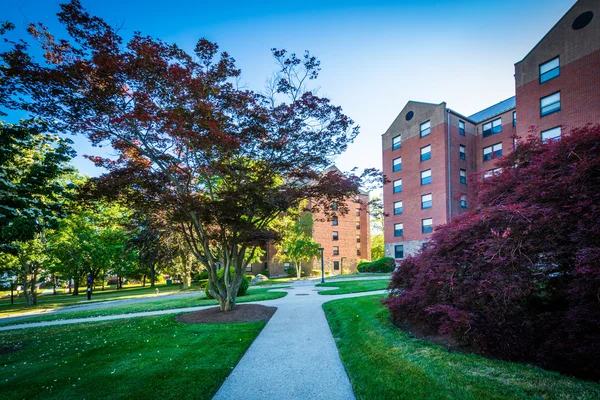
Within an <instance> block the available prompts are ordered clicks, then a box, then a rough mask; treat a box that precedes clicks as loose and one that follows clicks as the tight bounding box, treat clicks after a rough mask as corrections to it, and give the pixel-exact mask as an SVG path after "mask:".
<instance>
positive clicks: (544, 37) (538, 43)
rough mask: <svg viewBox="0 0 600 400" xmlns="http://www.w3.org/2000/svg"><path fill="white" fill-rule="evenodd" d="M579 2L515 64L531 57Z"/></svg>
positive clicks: (577, 0)
mask: <svg viewBox="0 0 600 400" xmlns="http://www.w3.org/2000/svg"><path fill="white" fill-rule="evenodd" d="M578 2H579V0H576V1H575V4H573V5H572V6H571V7H569V9H568V10H567V12H566V13H564V14H563V16H562V17H560V19H559V20H558V21H556V23H555V24H554V25H552V28H550V30H549V31H548V32H546V34H545V35H544V36H542V38H541V39H540V40H539V41H538V42H537V43H536V44H535V46H533V47H532V48H531V50H529V52H528V53H527V54H525V57H523V58H522V59H521V60H519V61H517V62H516V63H515V65H517V64H520V63H522V62H523V61H524V60H525V59H526V58H527V57H529V55H530V54H531V53H532V52H533V51H534V50H535V49H536V48H537V47H538V46H539V45H540V43H542V42H543V41H544V39H546V36H548V35H549V34H550V32H552V31H553V30H554V28H556V27H557V26H558V24H560V23H561V22H562V20H563V19H565V17H566V16H567V14H569V13H570V12H571V10H572V9H574V8H575V6H576V5H577V3H578Z"/></svg>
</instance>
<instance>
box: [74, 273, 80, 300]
mask: <svg viewBox="0 0 600 400" xmlns="http://www.w3.org/2000/svg"><path fill="white" fill-rule="evenodd" d="M73 296H79V277H76V279H73Z"/></svg>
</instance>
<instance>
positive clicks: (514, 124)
mask: <svg viewBox="0 0 600 400" xmlns="http://www.w3.org/2000/svg"><path fill="white" fill-rule="evenodd" d="M513 126H517V112H516V111H513Z"/></svg>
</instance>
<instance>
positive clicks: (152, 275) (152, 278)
mask: <svg viewBox="0 0 600 400" xmlns="http://www.w3.org/2000/svg"><path fill="white" fill-rule="evenodd" d="M155 280H156V266H155V265H154V264H152V265H151V266H150V287H151V288H153V287H154V281H155Z"/></svg>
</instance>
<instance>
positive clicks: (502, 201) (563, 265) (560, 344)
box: [386, 125, 600, 379]
mask: <svg viewBox="0 0 600 400" xmlns="http://www.w3.org/2000/svg"><path fill="white" fill-rule="evenodd" d="M500 166H501V167H502V168H503V172H502V173H501V174H499V175H497V176H494V177H491V178H488V179H485V180H483V181H480V182H479V183H478V185H479V188H478V189H479V190H478V193H479V199H478V202H477V203H478V204H477V205H476V206H475V208H474V209H472V210H470V211H469V212H467V213H465V214H462V215H461V216H459V217H457V218H455V219H453V220H452V221H451V222H450V223H448V224H447V225H445V226H442V227H440V228H438V229H437V230H436V231H435V232H434V234H433V236H432V238H431V240H430V241H429V242H428V243H427V244H426V245H425V246H424V247H423V249H422V250H421V251H420V252H419V253H418V254H417V255H415V256H414V257H408V258H407V259H406V260H405V261H403V262H402V263H401V265H400V266H399V267H398V269H397V270H396V271H395V272H394V273H393V275H392V283H391V288H392V289H393V290H392V292H391V294H390V296H389V298H388V299H386V304H387V306H388V307H389V310H390V312H391V315H392V318H393V319H394V321H396V322H397V323H402V324H404V323H408V324H410V325H414V326H418V327H421V328H425V329H428V330H430V331H431V330H434V331H435V332H437V333H438V334H441V335H445V336H447V337H450V338H451V339H452V340H453V341H455V342H458V343H460V344H462V345H465V346H469V347H470V348H472V349H474V350H475V351H477V352H479V353H482V354H485V355H488V356H491V357H496V358H501V359H506V360H512V361H520V362H529V363H534V364H537V365H540V366H542V367H544V368H548V369H554V370H557V371H560V372H563V373H567V374H570V375H576V376H579V377H584V378H588V379H600V125H597V126H588V127H585V128H579V129H575V130H573V131H572V132H571V133H570V134H569V135H566V136H564V137H563V138H562V139H561V140H559V141H556V142H551V143H546V144H544V143H542V142H541V140H539V139H537V138H533V137H532V138H529V139H528V140H527V141H525V142H523V143H519V145H518V147H517V150H516V151H514V152H513V153H511V154H510V155H508V156H506V157H504V158H503V159H502V160H501V165H500Z"/></svg>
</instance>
